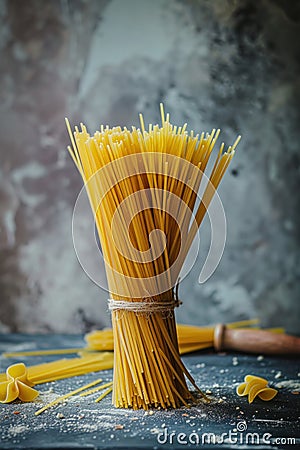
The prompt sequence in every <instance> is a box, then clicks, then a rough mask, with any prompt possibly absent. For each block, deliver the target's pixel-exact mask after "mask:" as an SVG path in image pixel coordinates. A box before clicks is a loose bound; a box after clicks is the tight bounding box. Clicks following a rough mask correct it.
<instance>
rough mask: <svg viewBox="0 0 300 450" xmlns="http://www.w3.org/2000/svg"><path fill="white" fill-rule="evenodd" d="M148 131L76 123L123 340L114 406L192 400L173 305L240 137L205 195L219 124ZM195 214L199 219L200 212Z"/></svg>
mask: <svg viewBox="0 0 300 450" xmlns="http://www.w3.org/2000/svg"><path fill="white" fill-rule="evenodd" d="M161 117H162V125H161V126H159V125H155V126H152V125H149V128H148V130H146V129H145V126H144V120H143V117H142V115H140V122H141V129H136V128H135V127H132V130H131V131H130V130H128V129H127V128H123V129H121V127H114V128H109V127H108V126H106V127H104V126H101V128H100V131H97V132H96V133H95V134H94V135H92V136H91V135H90V134H89V133H88V132H87V129H86V127H85V126H84V125H83V124H81V130H79V129H78V128H77V127H75V132H74V137H73V134H72V131H71V128H70V125H69V123H68V121H67V126H68V130H69V134H70V138H71V142H72V147H73V148H71V147H69V148H68V149H69V152H70V154H71V156H72V158H73V161H74V162H75V164H76V166H77V168H78V170H79V172H80V174H81V176H82V178H83V180H84V182H85V187H86V191H87V193H88V197H89V200H90V204H91V207H92V210H93V214H94V217H95V222H96V225H97V230H98V234H99V238H100V243H101V248H102V253H103V257H104V261H105V269H106V275H107V280H108V286H109V291H110V300H109V307H110V309H111V312H112V327H113V336H114V378H113V381H114V384H113V404H114V405H115V406H116V407H125V408H128V407H132V408H134V409H137V408H144V409H148V408H149V407H163V408H167V407H173V408H177V407H179V406H181V405H183V404H184V405H187V404H188V402H189V400H191V399H193V396H192V394H191V392H190V391H189V389H188V385H187V381H186V378H187V379H188V380H189V381H190V382H191V383H192V385H193V386H194V388H195V389H197V390H198V391H199V392H200V393H201V395H203V394H202V392H201V391H200V389H199V388H198V387H197V386H196V384H195V381H194V379H193V378H192V376H191V375H190V374H189V372H188V371H187V369H186V368H185V366H184V365H183V363H182V361H181V359H180V356H179V350H178V340H177V333H176V323H175V318H174V313H173V310H174V307H176V306H178V305H179V303H180V302H179V300H178V296H177V292H176V291H177V289H176V285H177V284H178V278H179V275H180V271H181V269H182V267H183V264H184V261H185V258H186V256H187V254H188V252H189V249H190V247H191V244H192V242H193V240H194V237H195V235H196V233H197V230H198V228H199V226H200V225H201V222H202V220H203V218H204V216H205V213H206V210H207V207H208V205H209V203H210V201H211V200H212V198H213V195H214V193H215V189H216V188H217V186H218V185H219V183H220V181H221V178H222V176H223V175H224V173H225V171H226V169H227V167H228V165H229V163H230V161H231V159H232V157H233V155H234V149H235V147H236V145H237V144H238V141H239V139H240V137H239V138H238V139H237V140H236V141H235V143H234V144H233V146H232V147H229V148H228V150H227V151H225V152H224V144H222V145H221V147H220V150H219V153H218V156H217V158H216V161H215V164H214V166H213V168H212V171H211V174H210V177H209V180H210V182H209V183H207V185H206V187H205V190H204V194H203V197H202V199H201V201H200V204H199V206H198V207H197V210H196V211H195V212H194V209H195V205H196V200H197V192H198V189H199V187H200V183H201V181H202V179H203V178H204V177H203V172H204V171H205V169H206V166H207V164H208V161H209V158H210V155H211V153H212V150H213V148H214V145H215V143H216V140H217V138H218V136H219V132H220V130H217V131H216V130H213V131H212V132H211V133H210V134H209V133H206V134H204V133H202V134H201V136H199V135H196V136H195V135H194V133H193V132H191V133H190V134H188V133H187V131H186V124H185V125H184V126H183V127H179V128H177V127H176V126H172V125H171V124H170V122H169V115H167V116H166V117H165V114H164V111H163V107H162V105H161ZM74 138H75V139H74ZM193 214H194V215H193Z"/></svg>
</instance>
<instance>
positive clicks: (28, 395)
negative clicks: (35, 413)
mask: <svg viewBox="0 0 300 450" xmlns="http://www.w3.org/2000/svg"><path fill="white" fill-rule="evenodd" d="M32 386H33V383H32V382H31V381H29V380H28V377H27V368H26V366H25V364H23V363H17V364H13V365H11V366H9V367H8V368H7V370H6V381H2V382H1V383H0V403H10V402H13V401H14V400H16V399H17V398H19V399H20V400H22V402H31V401H32V400H34V399H35V398H36V397H37V396H38V395H39V393H38V391H37V390H35V389H32Z"/></svg>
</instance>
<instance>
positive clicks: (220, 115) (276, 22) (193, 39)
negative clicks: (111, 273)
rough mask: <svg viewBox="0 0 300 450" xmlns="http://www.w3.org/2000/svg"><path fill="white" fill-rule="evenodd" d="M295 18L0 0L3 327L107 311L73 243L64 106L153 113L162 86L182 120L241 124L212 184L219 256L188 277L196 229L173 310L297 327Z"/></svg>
mask: <svg viewBox="0 0 300 450" xmlns="http://www.w3.org/2000/svg"><path fill="white" fill-rule="evenodd" d="M299 31H300V12H299V2H284V1H283V0H277V1H271V0H263V1H261V2H257V1H254V0H253V1H246V0H245V1H241V2H236V1H233V0H228V1H224V0H216V1H214V0H213V1H205V0H198V1H196V0H190V1H183V0H181V1H179V0H176V1H167V0H154V1H147V0H98V1H94V0H91V1H84V0H76V1H75V0H72V1H68V0H61V1H58V0H43V1H38V0H36V1H34V0H27V1H22V0H7V1H5V0H0V61H1V63H0V64H1V66H0V118H1V120H0V156H1V167H0V227H1V234H0V265H1V272H0V299H1V300H0V302H1V303H0V330H2V331H9V330H11V331H30V332H33V331H38V332H49V331H58V332H61V331H66V332H77V331H86V330H87V329H89V328H90V327H92V326H102V325H107V324H109V315H108V314H107V312H106V305H105V301H104V300H105V299H106V297H107V295H106V293H105V292H104V291H101V290H100V289H99V288H98V287H97V286H95V285H94V284H93V283H92V282H91V281H90V280H89V278H87V276H86V275H85V273H84V272H83V271H82V269H81V267H80V265H79V264H78V261H77V259H76V255H75V253H74V249H73V246H72V237H71V218H72V209H73V205H74V202H75V199H76V196H77V194H78V192H79V190H80V187H81V180H80V177H79V175H78V174H77V172H76V170H75V168H74V166H73V163H72V161H71V159H70V158H69V156H68V154H67V152H66V146H67V144H68V137H67V134H66V130H65V126H64V117H65V116H66V115H67V116H68V117H69V118H70V119H71V121H72V123H78V122H79V121H81V120H82V121H84V122H86V123H87V124H88V126H89V127H90V129H91V130H94V128H95V127H97V126H98V125H99V123H109V124H110V125H115V124H121V125H127V126H130V125H132V124H137V117H138V112H140V111H143V112H144V116H145V119H146V121H147V122H156V121H157V120H159V109H158V104H159V102H160V101H163V102H164V104H165V108H166V110H168V111H169V112H170V113H171V118H172V121H173V122H175V123H179V124H180V123H182V122H185V121H187V122H188V124H189V129H194V130H200V131H201V130H210V129H211V128H214V127H220V128H222V131H223V140H225V142H227V143H231V142H232V141H233V140H234V139H235V136H236V135H237V134H238V133H241V134H242V135H243V140H242V142H241V144H240V146H239V150H238V154H237V155H236V157H235V160H234V162H233V164H232V166H231V169H230V170H229V172H228V174H227V175H226V177H225V180H224V181H223V183H222V185H221V191H220V195H221V198H222V201H223V203H224V207H225V210H226V214H227V220H228V239H227V246H226V249H225V253H224V256H223V259H222V262H221V264H220V266H219V267H218V269H217V271H216V272H215V274H214V275H213V277H212V278H211V279H210V280H209V281H208V282H207V283H206V284H204V285H199V284H198V283H197V278H198V274H199V271H200V265H201V261H202V260H203V257H204V255H205V250H206V249H205V247H206V245H205V237H206V236H207V235H208V231H205V230H204V229H203V236H204V239H203V240H204V247H203V249H202V252H201V256H200V259H199V261H198V263H197V265H196V266H195V267H194V269H193V270H192V272H191V273H190V275H189V276H188V277H187V278H186V279H185V280H184V281H183V283H182V286H181V298H182V299H183V300H184V306H183V307H181V308H180V309H179V311H178V312H177V316H178V320H180V321H185V322H190V323H195V324H206V323H212V322H219V321H230V320H235V319H242V318H249V317H259V318H261V319H262V321H263V323H264V324H265V325H270V326H272V325H274V326H275V325H283V326H285V327H287V329H288V330H290V331H293V332H299V331H300V330H299V321H298V317H299V312H300V306H299V278H300V264H299V259H300V258H299V256H300V253H299V249H298V243H299V217H300V215H299V188H300V183H299V180H300V152H299V138H300V133H299V97H300V96H299V92H300V84H299V76H298V75H299V66H300V51H299V45H298V40H299ZM83 239H84V237H83Z"/></svg>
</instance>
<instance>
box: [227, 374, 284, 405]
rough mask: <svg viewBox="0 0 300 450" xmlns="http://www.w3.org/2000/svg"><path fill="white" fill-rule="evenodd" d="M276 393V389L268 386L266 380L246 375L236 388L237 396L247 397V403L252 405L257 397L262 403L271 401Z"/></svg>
mask: <svg viewBox="0 0 300 450" xmlns="http://www.w3.org/2000/svg"><path fill="white" fill-rule="evenodd" d="M277 392H278V391H277V390H276V389H273V388H270V387H269V386H268V381H267V380H265V379H264V378H261V377H257V376H255V375H246V376H245V379H244V382H243V383H241V384H239V385H238V387H237V388H236V393H237V395H238V396H240V397H243V396H246V395H247V396H248V402H249V403H252V402H253V400H254V399H255V397H257V396H258V397H259V398H260V399H261V400H264V401H269V400H272V399H273V398H274V397H275V395H276V394H277Z"/></svg>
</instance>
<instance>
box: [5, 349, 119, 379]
mask: <svg viewBox="0 0 300 450" xmlns="http://www.w3.org/2000/svg"><path fill="white" fill-rule="evenodd" d="M112 367H113V354H112V353H111V352H99V353H97V354H95V353H94V354H90V355H86V356H84V357H80V358H69V359H67V358H63V359H59V360H57V361H52V362H48V363H43V364H37V365H34V366H30V367H28V370H27V377H28V380H29V381H30V382H31V383H33V384H34V385H36V384H42V383H48V382H50V381H56V380H60V379H64V378H70V377H75V376H78V375H85V374H87V373H90V372H98V371H100V370H106V369H111V368H112ZM5 380H6V374H5V373H2V374H0V382H3V381H5Z"/></svg>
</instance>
